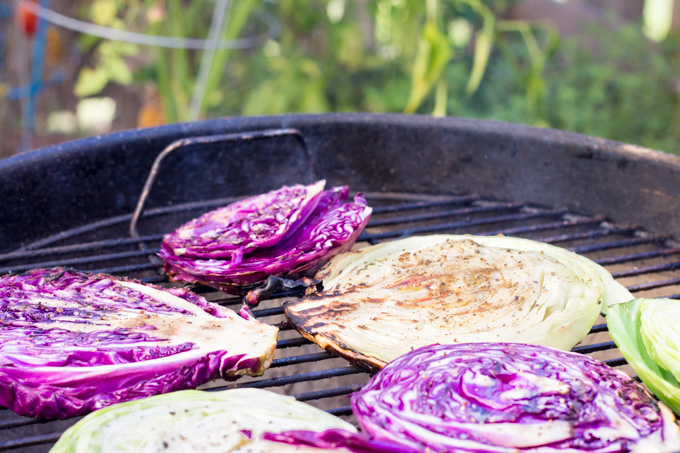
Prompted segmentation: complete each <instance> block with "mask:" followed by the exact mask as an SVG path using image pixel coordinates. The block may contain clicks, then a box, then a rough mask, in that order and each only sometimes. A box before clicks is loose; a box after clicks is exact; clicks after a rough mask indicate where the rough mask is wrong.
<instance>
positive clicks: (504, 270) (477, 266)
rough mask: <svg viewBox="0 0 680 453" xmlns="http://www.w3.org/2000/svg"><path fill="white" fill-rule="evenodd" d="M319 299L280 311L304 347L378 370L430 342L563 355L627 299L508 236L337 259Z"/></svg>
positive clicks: (603, 276) (606, 277) (422, 241)
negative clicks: (511, 345) (305, 341)
mask: <svg viewBox="0 0 680 453" xmlns="http://www.w3.org/2000/svg"><path fill="white" fill-rule="evenodd" d="M315 279H317V280H323V286H324V291H322V292H321V293H318V294H312V295H309V296H307V297H305V298H303V299H299V300H293V301H289V302H286V303H284V307H285V312H286V316H287V317H288V319H289V320H290V321H291V323H292V324H293V325H295V327H296V328H297V329H298V330H299V331H300V332H301V333H302V334H303V335H304V336H305V337H307V338H309V339H310V340H312V341H315V342H316V343H318V344H319V345H320V346H321V347H323V348H325V349H327V350H332V351H335V352H337V353H339V354H341V355H343V356H345V357H347V358H349V359H350V360H353V361H356V362H359V363H365V364H368V365H369V366H371V367H377V368H380V367H382V366H384V365H385V364H386V363H387V362H390V361H391V360H393V359H395V358H396V357H398V356H400V355H402V354H405V353H407V352H409V351H411V350H413V349H415V348H418V347H421V346H426V345H429V344H434V343H441V344H446V343H449V344H453V343H474V342H487V341H491V342H517V343H532V344H539V345H544V346H552V347H555V348H559V349H564V350H569V349H571V348H572V347H573V346H574V345H575V344H576V343H578V342H580V341H581V340H582V339H583V338H584V337H585V336H586V335H587V333H588V332H589V330H590V328H591V327H592V326H593V324H594V322H595V320H596V319H597V317H598V316H599V314H600V311H601V310H602V309H603V308H604V307H607V306H609V305H612V304H616V303H619V302H623V301H626V300H630V299H631V298H632V296H631V294H630V293H629V292H628V291H627V290H626V289H625V288H624V287H623V286H621V285H620V284H618V283H617V282H615V281H614V279H613V278H612V276H611V275H610V274H609V273H608V272H607V271H606V270H605V269H604V268H602V267H601V266H599V265H597V264H595V263H594V262H592V261H590V260H589V259H587V258H584V257H582V256H579V255H576V254H575V253H572V252H569V251H567V250H564V249H562V248H559V247H555V246H552V245H549V244H544V243H540V242H536V241H531V240H527V239H519V238H511V237H501V236H494V237H486V236H459V235H433V236H417V237H411V238H408V239H403V240H399V241H394V242H388V243H384V244H379V245H375V246H372V247H368V248H365V249H363V250H360V251H356V252H350V253H347V254H344V255H339V256H337V257H336V258H334V259H333V260H331V261H330V262H329V263H328V264H327V265H326V266H325V267H324V268H323V269H321V270H320V271H319V272H318V273H317V274H316V276H315Z"/></svg>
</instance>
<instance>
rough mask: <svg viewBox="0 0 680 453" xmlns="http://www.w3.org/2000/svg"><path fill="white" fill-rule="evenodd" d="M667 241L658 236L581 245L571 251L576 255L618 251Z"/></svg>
mask: <svg viewBox="0 0 680 453" xmlns="http://www.w3.org/2000/svg"><path fill="white" fill-rule="evenodd" d="M665 240H668V238H662V237H659V236H650V237H646V238H633V239H627V240H623V241H615V242H607V243H605V244H591V245H583V246H581V247H574V248H572V249H571V250H572V251H573V252H576V253H581V254H584V253H590V252H599V251H602V250H610V249H618V248H624V247H633V246H635V245H643V244H660V243H662V242H663V241H665Z"/></svg>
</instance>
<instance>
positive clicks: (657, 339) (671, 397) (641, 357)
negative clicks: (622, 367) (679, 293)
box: [607, 299, 680, 414]
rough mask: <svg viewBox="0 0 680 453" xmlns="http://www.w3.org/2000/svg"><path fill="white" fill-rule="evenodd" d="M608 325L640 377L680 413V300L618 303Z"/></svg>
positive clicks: (608, 319)
mask: <svg viewBox="0 0 680 453" xmlns="http://www.w3.org/2000/svg"><path fill="white" fill-rule="evenodd" d="M607 327H608V328H609V334H610V335H611V337H612V338H613V339H614V342H615V343H616V345H617V346H618V347H619V350H620V351H621V354H623V356H624V357H625V358H626V360H627V361H628V363H629V364H630V365H631V366H632V367H633V370H635V372H636V373H637V374H638V376H640V379H642V381H643V382H644V383H645V384H646V385H647V387H649V389H650V390H651V391H652V392H654V394H655V395H656V396H657V397H658V398H659V399H660V400H661V401H663V402H664V403H666V404H668V406H669V407H670V408H671V409H673V411H674V412H675V413H676V414H680V300H673V299H635V300H631V301H630V302H627V303H625V304H620V305H616V306H614V307H612V308H611V310H609V312H608V313H607Z"/></svg>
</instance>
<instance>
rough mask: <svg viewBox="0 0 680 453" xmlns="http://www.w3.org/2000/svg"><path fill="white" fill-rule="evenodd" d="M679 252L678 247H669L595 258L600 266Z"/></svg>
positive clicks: (679, 248)
mask: <svg viewBox="0 0 680 453" xmlns="http://www.w3.org/2000/svg"><path fill="white" fill-rule="evenodd" d="M678 254H680V247H675V248H670V249H658V250H652V251H651V252H644V253H632V254H630V255H622V256H612V257H609V258H601V259H598V260H597V263H598V264H600V265H602V266H608V265H611V264H620V263H630V262H633V261H640V260H647V259H652V258H661V257H665V256H672V255H678Z"/></svg>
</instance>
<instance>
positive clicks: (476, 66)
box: [465, 12, 496, 96]
mask: <svg viewBox="0 0 680 453" xmlns="http://www.w3.org/2000/svg"><path fill="white" fill-rule="evenodd" d="M482 20H483V25H482V29H481V30H479V31H478V32H477V34H476V35H475V54H474V57H473V62H472V71H471V72H470V78H469V79H468V84H467V86H466V87H465V93H466V94H467V95H468V96H471V95H472V94H474V93H475V91H477V88H479V84H480V83H481V81H482V78H483V77H484V73H485V72H486V67H487V66H488V63H489V55H491V47H492V46H493V41H494V35H495V33H496V18H495V17H494V16H493V14H491V13H490V12H484V13H483V14H482Z"/></svg>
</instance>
